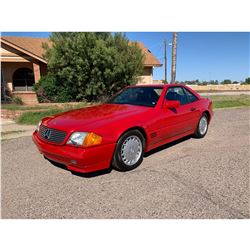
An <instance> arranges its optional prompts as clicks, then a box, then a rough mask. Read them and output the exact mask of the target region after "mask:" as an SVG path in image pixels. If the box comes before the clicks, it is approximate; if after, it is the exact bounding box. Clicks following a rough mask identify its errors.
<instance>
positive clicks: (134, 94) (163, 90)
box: [33, 84, 213, 173]
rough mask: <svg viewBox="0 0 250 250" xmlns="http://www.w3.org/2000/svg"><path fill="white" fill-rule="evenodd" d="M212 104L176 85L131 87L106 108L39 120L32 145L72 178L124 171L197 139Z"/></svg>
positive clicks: (105, 104) (111, 101) (96, 107)
mask: <svg viewBox="0 0 250 250" xmlns="http://www.w3.org/2000/svg"><path fill="white" fill-rule="evenodd" d="M212 116H213V111H212V101H211V100H209V99H207V98H202V97H201V96H200V95H199V94H197V93H196V92H194V91H193V90H192V89H190V88H188V87H186V86H183V85H179V84H165V85H136V86H130V87H127V88H125V89H123V90H122V91H120V92H119V93H118V94H116V95H115V96H113V97H112V98H111V99H110V100H109V101H108V102H106V103H104V104H101V105H97V106H92V107H87V108H81V109H77V110H72V111H68V112H65V113H61V114H57V115H55V116H51V117H46V118H44V119H43V120H42V121H41V122H40V123H39V124H38V127H37V130H36V131H35V132H34V134H33V141H34V142H35V144H36V146H37V147H38V149H39V151H40V153H42V154H43V155H44V156H45V158H47V159H48V160H51V161H54V162H58V163H61V164H64V165H65V166H66V167H67V168H68V169H69V170H71V171H73V172H82V173H87V172H93V171H97V170H101V169H106V168H110V167H113V168H115V169H117V170H120V171H128V170H132V169H134V168H136V167H137V166H139V165H140V164H141V162H142V160H143V155H144V153H145V152H148V151H150V150H152V149H154V148H156V147H159V146H161V145H163V144H166V143H169V142H172V141H174V140H177V139H179V138H181V137H184V136H187V135H194V136H195V137H197V138H202V137H204V136H205V135H206V133H207V130H208V125H209V122H210V121H211V118H212Z"/></svg>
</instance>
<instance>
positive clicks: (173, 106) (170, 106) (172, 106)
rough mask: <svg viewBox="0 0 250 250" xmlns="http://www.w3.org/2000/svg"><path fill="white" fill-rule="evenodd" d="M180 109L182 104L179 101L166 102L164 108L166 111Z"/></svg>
mask: <svg viewBox="0 0 250 250" xmlns="http://www.w3.org/2000/svg"><path fill="white" fill-rule="evenodd" d="M178 107H180V102H179V101H169V100H166V99H165V100H164V103H163V108H164V109H176V108H178Z"/></svg>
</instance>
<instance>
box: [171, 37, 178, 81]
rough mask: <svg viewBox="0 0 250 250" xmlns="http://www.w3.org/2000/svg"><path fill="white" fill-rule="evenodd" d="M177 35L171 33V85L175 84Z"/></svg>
mask: <svg viewBox="0 0 250 250" xmlns="http://www.w3.org/2000/svg"><path fill="white" fill-rule="evenodd" d="M176 50H177V33H176V32H173V40H172V70H171V83H172V84H173V83H175V78H176V56H177V51H176Z"/></svg>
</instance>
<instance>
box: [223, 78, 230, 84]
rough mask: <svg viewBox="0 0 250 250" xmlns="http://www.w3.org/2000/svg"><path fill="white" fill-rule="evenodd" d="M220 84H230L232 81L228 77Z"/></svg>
mask: <svg viewBox="0 0 250 250" xmlns="http://www.w3.org/2000/svg"><path fill="white" fill-rule="evenodd" d="M221 84H232V81H231V80H230V79H226V80H224V81H222V82H221Z"/></svg>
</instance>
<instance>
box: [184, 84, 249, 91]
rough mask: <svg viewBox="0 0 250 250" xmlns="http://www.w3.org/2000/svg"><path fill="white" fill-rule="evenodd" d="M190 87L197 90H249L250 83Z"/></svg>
mask: <svg viewBox="0 0 250 250" xmlns="http://www.w3.org/2000/svg"><path fill="white" fill-rule="evenodd" d="M187 86H189V87H190V88H192V89H194V90H197V91H216V90H217V91H227V90H249V91H250V85H239V84H222V85H205V86H198V85H187Z"/></svg>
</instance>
